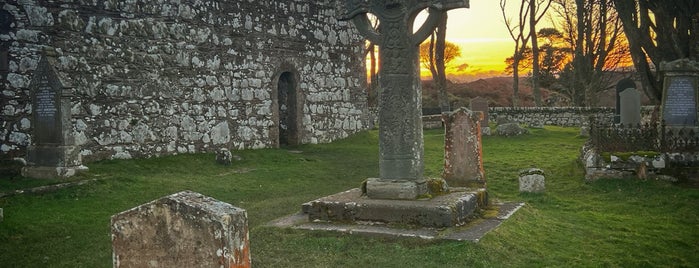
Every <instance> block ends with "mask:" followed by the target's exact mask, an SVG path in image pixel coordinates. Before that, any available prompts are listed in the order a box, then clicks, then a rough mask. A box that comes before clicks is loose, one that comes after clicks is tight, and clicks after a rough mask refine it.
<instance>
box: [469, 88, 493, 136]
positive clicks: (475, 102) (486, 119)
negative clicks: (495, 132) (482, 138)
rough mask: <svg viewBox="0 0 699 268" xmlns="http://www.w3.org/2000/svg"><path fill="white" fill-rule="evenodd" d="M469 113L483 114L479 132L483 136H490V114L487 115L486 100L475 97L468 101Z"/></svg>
mask: <svg viewBox="0 0 699 268" xmlns="http://www.w3.org/2000/svg"><path fill="white" fill-rule="evenodd" d="M470 106H471V111H474V112H481V113H483V119H482V120H481V130H482V132H483V135H490V114H489V113H488V109H489V108H490V107H488V99H486V98H481V97H475V98H473V99H471V101H470Z"/></svg>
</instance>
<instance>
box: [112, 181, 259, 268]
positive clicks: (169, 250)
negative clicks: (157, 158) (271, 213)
mask: <svg viewBox="0 0 699 268" xmlns="http://www.w3.org/2000/svg"><path fill="white" fill-rule="evenodd" d="M111 229H112V249H113V251H114V252H113V262H114V264H113V266H114V267H115V268H120V267H123V268H126V267H250V246H249V237H248V220H247V213H246V212H245V210H243V209H240V208H236V207H234V206H232V205H230V204H228V203H224V202H221V201H218V200H216V199H213V198H210V197H207V196H204V195H201V194H199V193H195V192H191V191H183V192H179V193H176V194H173V195H169V196H166V197H163V198H160V199H158V200H155V201H152V202H150V203H147V204H143V205H141V206H138V207H135V208H133V209H130V210H127V211H124V212H122V213H119V214H116V215H114V216H112V220H111Z"/></svg>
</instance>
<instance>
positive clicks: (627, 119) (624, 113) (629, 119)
mask: <svg viewBox="0 0 699 268" xmlns="http://www.w3.org/2000/svg"><path fill="white" fill-rule="evenodd" d="M619 107H620V114H619V117H620V120H619V122H620V123H621V124H623V125H629V124H630V125H634V126H635V125H638V124H640V123H641V93H639V92H638V90H636V89H635V88H627V89H626V90H624V91H622V92H621V93H619Z"/></svg>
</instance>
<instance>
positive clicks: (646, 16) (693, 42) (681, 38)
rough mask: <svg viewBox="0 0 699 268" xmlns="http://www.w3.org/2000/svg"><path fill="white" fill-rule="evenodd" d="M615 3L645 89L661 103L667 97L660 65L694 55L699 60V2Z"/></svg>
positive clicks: (650, 0)
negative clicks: (660, 75)
mask: <svg viewBox="0 0 699 268" xmlns="http://www.w3.org/2000/svg"><path fill="white" fill-rule="evenodd" d="M613 1H614V4H615V8H616V11H617V13H619V18H620V20H621V22H622V24H623V28H624V32H625V33H626V37H627V38H628V40H629V49H630V54H631V58H632V60H633V65H634V67H635V68H636V71H637V72H638V73H639V75H640V76H641V83H642V84H643V89H644V91H645V93H646V95H647V96H648V97H649V98H650V99H651V100H653V101H654V102H656V103H657V102H659V101H660V100H661V98H662V95H663V89H662V81H661V80H660V79H658V78H659V77H658V73H657V68H658V67H659V66H660V63H661V62H664V61H674V60H677V59H682V58H688V57H690V56H694V58H695V59H697V55H696V53H699V51H697V50H699V41H698V40H697V39H698V38H699V37H697V31H699V25H696V24H699V23H697V21H699V1H696V0H673V1H657V0H613ZM693 21H694V22H693ZM649 60H650V62H649Z"/></svg>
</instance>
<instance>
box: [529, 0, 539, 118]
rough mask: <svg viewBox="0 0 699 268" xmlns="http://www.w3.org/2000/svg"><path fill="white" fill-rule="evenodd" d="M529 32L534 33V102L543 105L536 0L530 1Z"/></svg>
mask: <svg viewBox="0 0 699 268" xmlns="http://www.w3.org/2000/svg"><path fill="white" fill-rule="evenodd" d="M529 8H530V11H529V12H530V14H531V15H530V16H529V33H530V34H531V35H532V36H531V39H532V81H531V82H532V92H533V94H534V103H535V105H536V106H537V107H541V105H542V102H541V90H540V89H539V73H540V72H539V42H538V40H537V35H536V16H535V15H534V14H536V0H530V2H529Z"/></svg>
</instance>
